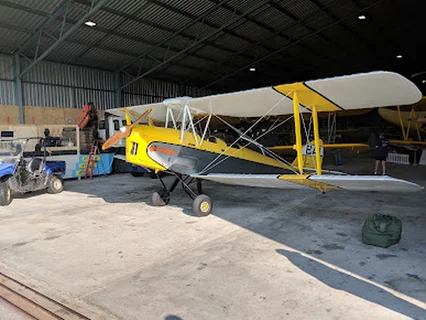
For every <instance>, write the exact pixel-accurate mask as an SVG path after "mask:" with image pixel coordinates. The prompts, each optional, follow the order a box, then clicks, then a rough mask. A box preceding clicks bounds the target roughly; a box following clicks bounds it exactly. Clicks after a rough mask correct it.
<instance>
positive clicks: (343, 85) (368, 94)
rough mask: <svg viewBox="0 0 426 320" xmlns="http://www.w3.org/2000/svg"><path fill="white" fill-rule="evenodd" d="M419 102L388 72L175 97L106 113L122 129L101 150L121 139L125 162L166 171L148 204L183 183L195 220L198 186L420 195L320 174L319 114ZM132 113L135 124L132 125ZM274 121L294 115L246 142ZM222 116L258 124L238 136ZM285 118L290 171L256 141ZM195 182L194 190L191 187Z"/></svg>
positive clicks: (382, 182)
mask: <svg viewBox="0 0 426 320" xmlns="http://www.w3.org/2000/svg"><path fill="white" fill-rule="evenodd" d="M420 98H421V93H420V91H419V89H418V88H417V87H416V86H415V85H414V84H413V83H412V82H410V81H409V80H408V79H406V78H404V77H402V76H401V75H399V74H396V73H391V72H371V73H364V74H355V75H350V76H343V77H335V78H328V79H321V80H314V81H306V82H301V83H293V84H286V85H279V86H274V87H266V88H261V89H253V90H248V91H241V92H235V93H228V94H220V95H213V96H207V97H201V98H190V97H181V98H173V99H167V100H165V101H163V102H162V103H155V104H150V105H142V106H134V107H129V108H119V109H112V110H108V112H109V113H112V114H114V115H118V116H120V115H123V112H124V113H125V115H126V119H127V126H125V127H123V128H121V129H120V132H117V133H116V134H115V135H113V136H112V137H111V138H109V139H108V140H107V141H106V142H105V144H104V145H103V148H104V149H108V148H110V147H112V146H114V145H115V144H116V143H118V142H119V141H120V140H121V139H124V138H125V139H126V161H128V162H130V163H132V164H136V165H139V166H142V167H145V168H148V169H151V170H153V171H155V172H157V173H158V172H161V171H166V172H167V173H170V174H172V175H173V176H174V177H175V179H174V181H173V183H172V184H171V185H170V186H167V185H166V183H165V181H164V179H162V178H161V176H159V178H160V181H161V184H162V186H163V189H162V190H161V191H160V192H154V193H153V195H152V202H153V204H154V205H156V206H163V205H167V204H168V203H169V201H170V197H171V193H172V192H173V191H174V189H175V188H176V187H177V186H178V185H179V184H181V185H182V187H183V190H184V191H185V192H186V193H187V194H188V195H189V196H190V197H191V198H192V200H193V206H192V207H193V211H194V213H195V214H197V215H199V216H205V215H208V214H209V213H210V212H211V210H212V200H211V198H210V197H209V196H207V195H205V194H203V193H202V187H201V181H202V180H209V181H214V182H219V183H225V184H231V185H242V186H249V187H262V188H276V189H310V188H315V189H318V190H320V191H322V192H325V191H327V190H339V189H346V190H358V191H371V190H376V191H401V192H404V191H419V190H422V189H423V187H421V186H419V185H417V184H415V183H411V182H408V181H405V180H401V179H396V178H393V177H389V176H377V175H371V176H370V175H364V176H361V175H348V174H344V173H341V172H330V171H324V170H322V168H321V165H322V158H321V157H322V155H321V151H320V137H319V126H318V112H329V111H330V112H335V111H341V110H356V109H361V108H364V107H365V106H366V105H367V106H371V107H386V106H392V105H396V104H401V105H405V104H412V103H415V102H417V101H418V100H420ZM303 113H311V115H312V118H313V132H314V135H313V136H314V143H313V144H314V145H313V148H312V150H310V156H311V157H312V159H313V163H312V166H313V168H306V167H305V166H304V163H305V162H306V161H304V160H305V159H306V157H307V155H306V153H305V155H304V151H303V146H302V131H303V128H302V125H301V116H302V114H303ZM135 114H137V115H139V117H138V118H137V119H136V120H135V121H134V122H132V117H135ZM279 115H292V116H291V117H287V118H286V119H285V120H282V121H279V120H277V122H275V123H272V124H271V126H270V128H269V129H268V130H266V131H265V132H264V133H262V135H260V136H259V137H257V138H255V139H253V138H251V137H249V136H248V134H247V133H248V132H249V131H250V130H252V129H253V128H254V127H255V126H256V124H257V123H258V122H259V121H260V120H261V119H262V118H264V117H266V116H279ZM226 116H229V117H258V118H259V121H257V122H255V123H253V124H252V126H251V127H250V128H248V129H247V130H245V131H241V130H240V129H238V128H236V127H235V126H234V125H232V124H230V123H229V122H227V121H226V120H225V119H224V117H226ZM212 117H216V118H217V119H219V120H220V121H222V122H224V123H225V124H226V125H228V126H229V128H230V129H232V130H234V131H235V132H236V133H237V134H238V138H236V139H235V141H233V142H232V143H229V142H228V143H226V142H225V141H223V140H221V139H219V138H218V137H215V136H214V135H212V133H211V132H210V131H209V123H210V121H211V119H212ZM277 118H278V119H279V117H277ZM194 119H196V120H194ZM290 119H293V120H294V124H295V136H296V144H295V146H294V149H295V150H296V152H297V158H296V161H295V162H294V164H292V163H289V162H287V161H286V160H284V159H282V158H281V157H280V156H278V155H277V154H275V153H274V152H272V151H271V150H269V149H268V148H266V147H264V146H263V145H261V144H260V143H259V142H258V139H260V138H261V137H262V136H263V135H266V134H268V133H270V132H272V131H273V130H275V129H276V128H278V127H279V126H281V125H282V124H283V123H285V122H286V121H289V120H290ZM142 122H144V124H142ZM154 123H155V125H154ZM160 123H161V124H162V126H159V124H160ZM193 182H196V186H197V188H192V187H191V184H192V183H193Z"/></svg>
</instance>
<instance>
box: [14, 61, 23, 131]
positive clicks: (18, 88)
mask: <svg viewBox="0 0 426 320" xmlns="http://www.w3.org/2000/svg"><path fill="white" fill-rule="evenodd" d="M13 73H14V89H15V90H14V91H15V103H16V104H17V105H18V109H19V123H20V124H24V123H25V122H24V120H25V119H24V106H23V102H22V100H23V99H22V81H21V61H20V58H19V53H15V56H14V59H13Z"/></svg>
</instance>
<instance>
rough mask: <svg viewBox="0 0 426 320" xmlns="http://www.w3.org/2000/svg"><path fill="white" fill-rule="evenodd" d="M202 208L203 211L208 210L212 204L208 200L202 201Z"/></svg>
mask: <svg viewBox="0 0 426 320" xmlns="http://www.w3.org/2000/svg"><path fill="white" fill-rule="evenodd" d="M200 209H201V211H202V212H207V211H209V209H210V204H209V203H208V202H207V201H203V202H201V205H200Z"/></svg>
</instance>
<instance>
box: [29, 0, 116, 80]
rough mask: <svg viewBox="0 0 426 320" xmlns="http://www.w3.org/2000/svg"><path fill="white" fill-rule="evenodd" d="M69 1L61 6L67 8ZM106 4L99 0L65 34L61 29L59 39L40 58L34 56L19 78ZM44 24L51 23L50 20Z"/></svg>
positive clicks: (106, 0) (103, 0) (104, 1)
mask: <svg viewBox="0 0 426 320" xmlns="http://www.w3.org/2000/svg"><path fill="white" fill-rule="evenodd" d="M69 1H70V0H68V1H67V2H65V3H64V4H63V6H67V7H68V8H69ZM107 2H108V0H99V1H98V3H96V5H94V6H93V7H92V8H90V10H89V11H88V12H87V13H86V14H84V15H83V16H82V17H81V18H80V19H79V20H78V21H77V22H76V23H75V24H74V25H72V26H71V27H70V28H69V29H68V30H67V31H66V32H62V31H63V29H62V31H61V34H60V36H59V38H58V39H57V40H56V41H55V42H54V43H53V44H52V45H51V46H50V47H49V48H48V49H47V50H46V51H44V52H43V53H42V54H41V55H40V56H38V57H37V56H36V58H35V59H34V61H33V62H32V63H31V64H30V65H29V66H28V67H27V68H26V69H25V70H24V71H22V72H21V77H22V75H24V74H25V73H27V72H28V71H29V70H30V69H31V68H33V67H34V66H35V65H36V64H37V63H39V62H40V61H42V60H43V59H44V58H46V57H47V56H48V55H49V54H50V53H51V52H52V51H53V50H55V49H56V48H57V47H58V46H59V45H61V43H62V42H64V41H65V40H66V39H67V38H69V37H70V36H71V35H72V34H73V33H74V32H75V31H76V30H77V29H78V28H79V27H80V26H81V25H83V24H84V23H85V22H86V21H87V19H88V18H90V17H91V16H92V15H94V14H95V13H96V12H97V11H99V9H100V8H102V7H103V6H104V5H105V4H106V3H107ZM65 19H66V14H65V17H64V23H65ZM46 23H51V22H50V19H49V20H48V21H47V22H46ZM37 49H38V46H37ZM37 49H36V50H37ZM36 53H37V51H36Z"/></svg>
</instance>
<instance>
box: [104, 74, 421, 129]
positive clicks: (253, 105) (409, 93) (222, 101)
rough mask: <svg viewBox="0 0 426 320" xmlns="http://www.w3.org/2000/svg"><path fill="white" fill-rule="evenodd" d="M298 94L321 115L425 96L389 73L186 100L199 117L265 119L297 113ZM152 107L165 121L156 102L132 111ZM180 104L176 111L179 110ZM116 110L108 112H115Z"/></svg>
mask: <svg viewBox="0 0 426 320" xmlns="http://www.w3.org/2000/svg"><path fill="white" fill-rule="evenodd" d="M295 91H297V92H298V96H299V102H300V105H301V106H302V110H301V112H308V110H307V109H311V108H312V106H313V105H315V106H316V108H317V110H318V111H319V112H324V111H341V110H354V109H363V108H373V107H387V106H394V105H407V104H413V103H416V102H417V101H419V100H420V99H421V97H422V94H421V92H420V90H419V89H418V88H417V87H416V85H415V84H414V83H412V82H411V81H409V80H408V79H406V78H404V77H403V76H401V75H399V74H397V73H393V72H385V71H377V72H370V73H361V74H355V75H350V76H342V77H334V78H327V79H320V80H312V81H305V82H298V83H293V84H284V85H278V86H274V87H266V88H260V89H253V90H246V91H239V92H233V93H226V94H219V95H212V96H206V97H201V98H193V99H190V98H183V99H182V102H181V103H183V104H184V103H186V104H187V105H188V106H189V107H190V108H191V109H192V110H193V112H195V114H209V113H213V114H216V115H222V116H231V117H262V116H264V115H288V114H293V101H292V100H293V96H294V92H295ZM176 100H177V99H176ZM150 107H152V108H153V111H152V113H151V115H150V117H151V118H153V119H156V120H159V121H164V119H165V114H166V106H165V104H162V103H156V104H151V105H145V106H135V107H130V108H129V109H131V110H133V111H135V112H138V113H143V112H144V111H145V110H147V109H148V108H150ZM178 107H179V106H177V103H176V108H178ZM115 110H117V109H113V110H108V111H107V112H110V113H114V112H115Z"/></svg>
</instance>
